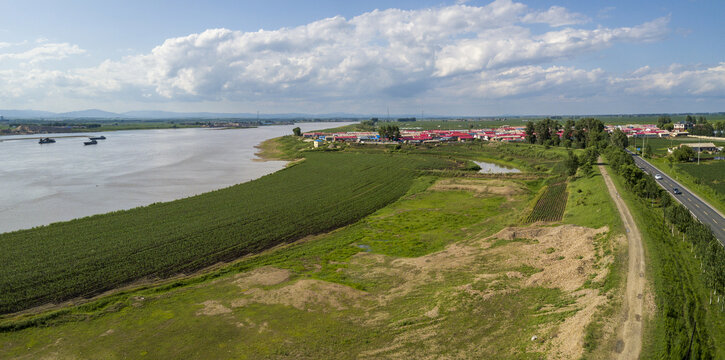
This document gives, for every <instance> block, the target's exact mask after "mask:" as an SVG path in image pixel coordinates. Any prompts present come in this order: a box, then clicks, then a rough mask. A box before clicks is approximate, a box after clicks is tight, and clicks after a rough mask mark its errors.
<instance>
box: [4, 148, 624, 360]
mask: <svg viewBox="0 0 725 360" xmlns="http://www.w3.org/2000/svg"><path fill="white" fill-rule="evenodd" d="M293 139H294V138H293ZM278 145H279V143H278ZM470 145H471V144H449V145H446V146H439V147H435V148H428V149H424V148H412V147H411V148H405V147H404V148H401V149H398V150H395V149H390V148H387V147H375V148H372V147H360V148H356V147H353V146H351V147H349V148H345V149H343V150H340V149H338V150H337V151H322V150H312V151H305V152H302V158H304V159H306V160H305V161H304V162H302V163H300V164H298V165H296V166H294V167H291V168H288V169H286V170H283V171H279V172H276V173H274V174H271V175H268V176H265V177H263V178H261V179H259V180H256V181H253V182H250V183H245V184H241V185H238V186H236V187H234V188H230V189H225V190H220V191H216V192H213V193H209V194H204V195H202V196H199V197H197V199H196V200H194V201H196V202H195V203H194V204H189V201H191V200H179V201H175V202H172V203H165V204H158V205H155V206H153V207H148V208H145V209H146V210H145V211H151V210H153V211H159V210H162V211H163V212H164V214H163V216H159V214H150V213H143V214H142V213H138V212H136V213H132V212H120V213H121V215H124V214H125V215H129V216H130V215H133V216H130V217H128V219H126V221H118V220H120V219H112V218H110V217H109V216H108V215H102V216H97V217H94V218H89V219H86V220H85V222H87V221H91V220H92V219H96V220H103V221H101V223H102V224H104V225H105V226H112V224H114V223H120V224H131V223H133V224H134V225H133V226H125V227H124V229H125V231H112V233H120V234H122V235H123V234H129V233H132V234H129V235H132V236H131V237H130V238H129V239H108V238H107V236H106V234H105V231H102V232H100V233H95V234H92V235H93V236H90V235H89V236H88V239H91V238H92V241H89V242H87V243H83V244H81V245H79V246H77V247H76V249H75V250H79V249H80V250H84V249H86V248H88V247H90V249H88V250H87V251H85V252H83V253H82V254H79V253H76V254H74V255H73V256H74V257H76V258H80V259H85V258H87V257H88V256H90V257H93V256H97V255H103V254H104V250H103V249H98V248H93V247H94V246H95V245H94V244H124V245H123V247H121V248H114V249H113V254H115V256H117V258H118V259H121V260H123V261H125V262H127V263H128V266H126V265H125V264H123V263H116V262H114V263H109V262H108V261H105V262H104V268H108V269H111V270H112V271H113V272H114V273H126V272H127V271H138V270H142V269H143V266H144V265H145V264H153V263H157V262H158V261H159V259H168V258H174V257H175V256H176V255H175V254H176V252H173V251H171V252H170V251H169V250H170V249H172V250H173V249H175V248H177V247H176V246H175V245H174V244H175V243H176V242H173V241H172V242H164V243H165V245H164V246H163V247H159V248H160V249H163V256H162V257H160V258H159V259H157V258H156V257H153V256H152V257H148V258H147V259H146V258H145V260H141V259H138V260H140V261H137V260H135V258H136V256H137V255H136V254H139V252H138V251H132V253H131V254H126V253H123V254H118V251H121V252H123V251H125V250H124V248H126V247H129V246H131V247H133V246H134V243H133V241H132V240H133V239H135V238H140V239H143V241H142V243H143V244H144V246H145V248H148V249H149V250H148V251H145V252H141V253H146V254H147V255H153V254H152V250H153V249H155V248H157V247H156V246H151V247H149V245H150V244H149V241H156V239H163V234H166V233H169V234H170V235H171V236H173V237H174V238H179V237H180V238H185V237H186V238H196V239H199V244H200V246H194V245H193V244H191V243H187V244H185V245H184V246H181V247H178V248H179V249H183V250H184V251H183V252H181V253H187V254H188V253H190V252H191V251H198V250H208V251H213V252H215V253H217V252H219V250H220V249H222V248H220V247H218V246H217V245H218V244H219V242H218V241H217V240H218V239H220V238H228V240H229V241H230V244H234V245H233V247H232V248H237V250H239V248H238V247H239V245H242V244H243V245H244V246H251V248H249V249H251V250H252V252H251V253H253V254H254V255H247V256H246V257H244V255H242V256H243V257H242V258H238V257H236V258H234V259H236V260H229V261H230V263H229V264H218V265H217V266H218V267H216V268H213V269H210V268H206V272H204V273H203V274H200V275H199V276H195V277H182V278H174V280H171V279H169V280H167V281H166V282H165V283H163V284H158V285H156V284H151V285H141V287H140V288H139V287H136V288H132V289H128V288H126V290H123V291H120V292H116V293H114V294H113V295H110V296H104V297H101V298H97V299H95V300H93V301H90V302H89V301H88V300H83V299H79V302H80V303H79V304H78V305H76V306H71V307H64V308H60V309H57V310H56V311H50V312H41V313H35V314H33V315H29V316H19V317H13V316H4V317H3V319H2V320H0V329H2V332H0V349H2V350H0V357H8V358H13V357H21V356H25V357H43V356H45V355H47V354H51V353H52V354H55V355H56V356H60V357H64V356H67V357H80V358H84V357H92V355H93V354H95V355H98V354H104V356H105V357H114V356H115V357H137V356H141V355H139V354H144V356H150V357H154V358H179V357H188V356H192V357H193V354H198V353H199V352H200V351H201V352H203V353H204V354H205V357H211V358H215V357H222V355H223V356H230V354H231V356H242V355H244V356H249V357H255V358H264V357H274V356H277V357H283V358H303V357H307V358H327V357H337V358H380V357H423V358H426V357H431V358H436V357H441V356H444V355H445V354H451V353H456V354H459V355H461V356H462V357H470V358H479V357H482V356H489V357H501V358H508V357H536V358H540V357H543V356H551V357H557V356H558V357H562V358H578V357H581V356H582V355H585V354H586V355H587V356H588V355H592V354H595V355H596V354H597V353H598V352H604V351H608V347H607V346H606V344H607V341H609V340H608V339H610V338H611V329H609V330H608V328H606V327H605V328H604V329H602V330H601V331H600V332H598V333H597V334H598V336H597V338H596V339H595V340H594V341H595V342H596V343H597V344H600V345H599V347H598V348H596V349H595V350H594V352H591V350H586V349H585V347H584V345H583V344H584V343H585V339H586V338H587V337H588V335H587V334H588V332H587V331H586V330H587V324H589V323H591V322H592V321H593V319H594V316H595V315H596V314H597V313H598V311H599V310H597V309H599V306H600V305H603V304H607V303H608V302H609V300H608V298H609V297H610V296H611V297H614V298H616V291H617V289H618V287H617V286H616V284H617V282H616V280H615V281H614V283H615V285H611V284H610V283H611V282H612V280H610V278H611V275H609V274H613V273H614V274H616V272H612V271H611V269H612V266H613V265H612V264H614V263H613V262H612V256H611V251H612V249H613V246H615V245H616V242H614V241H612V238H614V236H615V235H617V233H616V231H618V230H609V229H617V228H618V226H616V224H608V223H607V222H609V219H610V218H609V217H608V216H602V213H599V211H600V210H602V209H608V210H607V211H606V214H609V213H610V212H613V211H614V210H613V209H609V208H608V206H609V207H611V204H609V205H608V203H606V202H605V203H600V202H589V201H584V202H582V201H579V200H576V201H572V202H571V203H570V204H569V205H567V207H568V206H576V207H577V208H578V209H580V210H582V211H583V212H584V213H586V214H589V216H588V217H587V219H586V221H584V220H582V219H573V218H567V223H561V222H553V223H546V224H544V223H542V224H529V225H527V224H522V223H520V219H522V218H525V215H526V214H527V213H529V212H530V211H531V209H530V208H529V203H530V202H531V200H532V199H533V198H534V197H535V196H536V194H537V193H538V192H539V190H540V189H541V188H542V187H543V186H545V180H546V179H547V178H549V177H551V176H558V174H555V173H554V172H555V170H554V168H558V166H557V164H558V163H559V162H560V161H561V160H562V157H561V156H559V155H557V154H556V153H554V152H548V153H547V154H549V155H550V156H549V157H542V156H541V154H538V153H537V151H534V150H536V149H538V148H537V147H536V146H524V145H514V144H490V146H489V144H475V145H476V146H470ZM278 150H282V152H285V151H284V150H286V149H278ZM459 153H465V154H467V156H466V157H464V158H459V157H458V156H457V155H456V154H459ZM497 153H498V154H507V156H508V157H510V158H511V159H510V160H509V161H511V162H513V163H519V164H524V163H528V164H531V165H529V166H526V167H523V168H524V169H533V170H527V171H526V172H527V174H526V176H522V177H520V178H519V177H511V176H510V175H501V176H500V178H492V177H493V176H494V175H492V174H491V175H486V177H482V176H481V174H478V173H477V171H476V170H475V169H468V168H467V167H468V166H469V165H470V164H469V162H468V158H473V159H477V160H481V159H482V158H486V157H493V156H494V155H495V154H497ZM420 161H423V162H424V164H427V165H425V166H423V167H414V165H415V164H416V163H419V162H420ZM441 161H442V163H441ZM533 164H535V165H536V168H534V166H533ZM442 165H444V166H443V168H448V167H450V169H449V170H447V171H440V170H436V169H440V168H441V166H442ZM401 171H403V172H401ZM530 171H531V172H530ZM575 183H576V184H577V185H576V186H577V188H578V189H583V190H582V194H585V193H586V192H588V191H593V190H594V189H595V188H597V187H601V186H602V184H601V178H596V177H594V178H589V179H586V180H583V181H581V182H580V181H578V180H577V181H575ZM390 191H394V194H393V195H395V194H399V195H395V196H393V197H392V198H390V199H389V200H385V199H383V200H382V202H380V200H381V197H382V196H386V195H385V194H387V193H390ZM236 192H238V194H236V195H234V194H235V193H236ZM347 192H349V194H348V193H347ZM346 194H347V195H346ZM577 194H579V193H578V192H577ZM572 196H574V195H572ZM371 201H373V202H376V203H377V204H378V205H374V207H373V208H371V209H375V210H373V211H370V212H368V213H367V214H366V215H362V216H359V217H358V218H357V219H356V220H353V221H350V222H343V223H341V224H337V225H334V226H333V228H335V230H333V231H327V230H318V231H315V232H314V234H317V235H313V236H312V237H307V238H303V239H304V240H299V241H294V239H296V238H298V237H295V236H285V235H283V234H271V236H272V238H273V239H275V240H274V241H279V239H287V240H286V241H283V243H284V244H283V245H278V246H277V247H272V248H269V247H266V250H264V249H265V246H270V245H272V244H271V243H270V242H267V241H265V240H264V239H261V238H260V239H259V241H257V240H255V239H253V238H250V237H249V235H254V234H266V233H267V232H268V231H277V230H279V229H280V228H284V227H287V228H288V229H293V230H294V231H297V230H299V229H300V228H302V230H305V231H306V230H309V225H310V224H313V225H314V224H317V225H316V226H319V224H324V223H325V222H329V221H330V220H335V219H338V220H339V219H340V216H349V215H351V214H354V212H355V211H359V210H360V209H361V207H364V206H368V205H369V202H371ZM182 204H188V205H189V206H187V207H185V208H183V207H179V206H180V205H182ZM275 204H279V206H278V207H277V206H276V205H275ZM366 204H368V205H366ZM234 205H239V207H238V208H234V209H228V208H227V207H229V206H234ZM246 207H252V208H254V209H251V210H249V211H247V210H244V208H246ZM274 207H276V208H278V210H279V214H278V215H274V214H271V213H268V212H264V211H266V210H264V208H266V209H269V208H274ZM152 208H153V209H152ZM177 208H179V209H182V208H183V209H182V210H183V211H182V212H179V213H176V212H173V211H172V210H174V209H177ZM139 211H140V210H139ZM240 212H242V214H240ZM184 214H187V215H184ZM281 214H283V215H281ZM311 217H314V218H313V219H310V218H311ZM146 219H149V220H153V219H164V221H165V222H164V223H162V224H153V226H145V225H144V224H143V222H144V221H147V220H146ZM220 219H229V220H230V222H229V224H230V225H226V226H225V227H223V228H222V229H227V230H229V231H222V232H221V233H220V232H217V231H216V230H215V229H219V228H220V227H219V226H218V225H219V224H218V221H219V220H220ZM308 220H309V221H308ZM139 221H141V222H142V223H139ZM168 221H172V223H169V222H168ZM302 222H304V223H302ZM584 223H586V226H588V227H584V226H582V224H584ZM231 224H239V228H236V229H231V228H229V226H233V225H231ZM264 224H266V225H264ZM68 225H74V226H80V225H83V226H82V228H94V229H97V228H98V227H96V226H91V225H90V224H87V223H85V224H84V223H83V222H79V221H77V222H75V223H68ZM258 225H264V226H263V227H262V228H260V229H258V230H259V231H257V230H255V227H257V226H258ZM287 225H290V226H289V227H288V226H287ZM48 228H51V227H48ZM55 229H56V230H57V229H58V227H57V226H56V227H55ZM101 229H102V228H101ZM139 229H143V230H144V231H147V232H148V231H151V230H153V229H158V233H153V234H152V233H139ZM63 230H64V231H62V232H58V231H55V232H53V233H50V234H51V235H52V234H56V235H55V236H56V237H57V236H58V235H57V233H70V231H68V230H69V229H63ZM328 230H329V229H328ZM605 234H606V235H605ZM51 237H52V236H51ZM79 237H80V238H83V237H84V234H83V233H79V234H77V235H76V236H75V237H74V238H75V239H76V240H77V239H79ZM43 238H44V236H38V237H37V239H38V241H41V242H42V240H41V239H43ZM2 240H3V236H1V235H0V243H2V246H3V248H6V247H5V246H6V244H5V243H4V242H3V241H2ZM81 240H82V239H81ZM59 242H62V241H58V239H56V240H55V241H54V243H59ZM17 243H19V241H17V239H13V241H9V242H8V244H17ZM66 243H67V242H66ZM154 244H156V242H155V243H154ZM154 244H151V245H154ZM166 244H168V245H166ZM202 244H203V245H202ZM41 245H42V246H44V247H46V248H47V246H49V244H41ZM169 245H171V246H169ZM272 246H274V245H272ZM8 249H10V248H8ZM11 250H12V249H11ZM131 250H133V249H131ZM63 251H65V250H64V249H63V248H58V249H56V248H53V249H52V251H50V252H51V253H53V257H52V258H51V259H44V258H42V256H41V257H38V255H42V254H38V255H33V258H34V260H33V261H34V264H36V268H37V264H38V263H44V264H45V263H49V264H51V267H52V266H54V265H53V264H52V261H50V260H52V259H58V258H66V257H67V256H68V255H66V254H64V253H63ZM88 251H91V252H90V253H89V252H88ZM47 252H49V251H47V250H46V253H47ZM16 253H20V252H17V251H16ZM251 253H250V254H251ZM237 254H238V253H237ZM189 255H190V256H192V260H189V259H187V260H184V261H183V262H182V263H183V264H187V265H184V266H182V267H183V270H182V271H181V272H182V273H184V274H190V273H191V272H192V271H193V267H191V266H188V264H190V263H191V264H199V263H198V261H197V260H198V259H200V258H202V257H200V256H199V255H198V254H189ZM106 259H110V260H112V261H115V260H116V257H106ZM0 260H1V261H0V263H2V264H8V265H7V266H10V267H12V268H13V269H19V268H18V267H17V265H18V264H17V263H13V262H12V259H0ZM28 264H30V263H28ZM79 266H80V267H81V268H83V267H85V265H84V264H75V265H74V267H79ZM0 269H5V268H4V267H3V268H0ZM82 270H88V269H82ZM16 271H18V273H20V274H26V273H27V271H20V270H16ZM34 271H37V269H36V270H34ZM177 271H178V270H177ZM49 272H50V273H54V274H55V273H63V274H66V275H67V274H69V272H68V270H60V269H50V270H49ZM90 273H92V272H90V271H83V274H90ZM154 274H155V275H156V276H158V274H163V272H155V273H154ZM561 274H570V276H567V277H563V276H561ZM108 275H110V276H113V274H108ZM177 276H178V275H177ZM7 278H8V277H5V276H2V274H1V273H0V279H7ZM146 278H148V279H154V278H155V277H154V276H149V277H144V279H146ZM104 279H106V280H108V279H109V277H105V276H104ZM615 279H616V278H615ZM29 280H30V279H25V280H23V279H19V281H20V283H17V284H16V285H19V286H20V287H22V285H23V284H33V283H37V282H35V281H29ZM86 280H87V279H86ZM3 281H4V280H3ZM87 283H88V282H87V281H85V282H84V284H87ZM145 284H148V283H145ZM44 285H47V284H44ZM0 286H2V284H1V283H0ZM51 286H53V285H52V284H51ZM77 286H79V285H74V286H70V288H74V287H77ZM10 288H14V286H12V287H10ZM25 290H26V291H28V290H30V289H29V288H26V289H25ZM51 290H52V289H51ZM2 293H3V294H4V292H2ZM53 293H54V294H57V293H58V292H57V291H53ZM471 316H474V317H476V318H478V319H481V321H476V322H470V321H466V320H465V319H470V318H471ZM22 327H25V329H22V330H21V329H20V328H22ZM150 334H153V336H150ZM189 336H191V337H194V338H197V337H198V338H199V339H202V340H201V341H197V342H194V345H193V347H191V346H187V345H188V344H186V342H183V341H181V342H180V340H179V339H184V338H187V337H189ZM89 338H90V339H93V340H94V341H88V339H89ZM59 339H60V340H59ZM450 339H454V340H450ZM532 339H533V340H532ZM591 341H592V340H586V343H591ZM220 344H226V345H224V346H220ZM310 344H314V346H311V345H310ZM471 344H475V346H471ZM480 344H486V345H485V346H480ZM590 346H591V345H590ZM106 355H107V356H106Z"/></svg>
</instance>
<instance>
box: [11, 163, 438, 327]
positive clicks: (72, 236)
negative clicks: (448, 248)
mask: <svg viewBox="0 0 725 360" xmlns="http://www.w3.org/2000/svg"><path fill="white" fill-rule="evenodd" d="M448 164H450V162H448V161H446V160H442V159H439V158H435V157H421V156H413V155H410V156H409V155H405V154H399V155H395V154H388V155H385V154H356V153H322V152H317V153H309V154H307V159H306V161H304V162H302V163H301V164H299V165H297V166H294V167H291V168H287V169H285V170H282V171H280V172H277V173H275V174H272V175H268V176H265V177H262V178H261V179H258V180H255V181H251V182H248V183H245V184H241V185H237V186H233V187H230V188H227V189H223V190H218V191H214V192H210V193H207V194H203V195H199V196H195V197H191V198H187V199H182V200H177V201H173V202H169V203H161V204H153V205H150V206H147V207H142V208H136V209H132V210H128V211H118V212H113V213H109V214H104V215H97V216H92V217H88V218H83V219H78V220H73V221H69V222H64V223H56V224H52V225H49V226H44V227H39V228H34V229H30V230H22V231H17V232H12V233H6V234H2V235H0V247H2V249H3V252H2V253H0V264H2V265H0V266H1V267H0V313H8V312H14V311H18V310H22V309H26V308H29V307H32V306H36V305H41V304H44V303H48V302H59V301H64V300H68V299H71V298H74V297H77V296H89V295H94V294H97V293H99V292H102V291H105V290H109V289H112V288H115V287H118V286H120V285H123V284H126V283H129V282H131V281H134V280H137V279H141V278H145V277H151V278H156V277H161V278H163V277H167V276H171V275H174V274H177V273H188V272H190V271H194V270H197V269H200V268H203V267H205V266H209V265H212V264H214V263H217V262H219V261H228V260H232V259H235V258H238V257H240V256H242V255H245V254H250V253H256V252H259V251H262V250H264V249H267V248H269V247H271V246H274V245H277V244H280V243H284V242H289V241H292V240H295V239H298V238H301V237H303V236H306V235H310V234H315V233H319V232H323V231H327V230H331V229H334V228H337V227H339V226H342V225H345V224H349V223H352V222H354V221H357V220H358V219H360V218H362V217H364V216H366V215H368V214H370V213H372V212H373V211H375V210H377V209H379V208H381V207H383V206H385V205H387V204H389V203H391V202H393V201H395V200H396V199H397V198H398V197H400V196H401V195H403V194H405V193H406V192H407V191H408V188H409V187H410V185H411V184H412V182H413V180H414V179H415V178H416V177H417V176H418V175H419V174H420V172H421V170H423V169H429V168H442V167H445V166H448Z"/></svg>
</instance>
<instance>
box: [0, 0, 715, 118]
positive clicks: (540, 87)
mask: <svg viewBox="0 0 725 360" xmlns="http://www.w3.org/2000/svg"><path fill="white" fill-rule="evenodd" d="M0 14H2V15H0V109H34V110H45V111H55V112H64V111H75V110H83V109H91V108H95V109H102V110H106V111H113V112H125V111H132V110H165V111H180V112H190V111H208V112H248V113H254V112H256V111H259V112H261V113H309V114H327V113H339V112H344V113H356V114H361V115H375V114H385V113H386V112H387V111H388V109H389V111H390V112H391V113H394V114H437V115H451V116H466V115H468V116H496V115H527V114H539V115H566V114H619V113H665V112H720V111H725V41H722V39H725V22H723V20H722V15H723V14H725V1H721V0H711V1H702V0H689V1H688V0H678V1H667V0H659V1H599V0H588V1H580V0H579V1H576V0H560V1H544V0H529V1H526V0H521V1H514V0H496V1H493V2H491V1H474V0H471V1H463V0H458V1H456V0H452V1H430V0H417V1H379V0H368V1H332V0H320V1H314V2H312V1H299V0H296V1H294V0H284V1H283V0H266V1H213V0H210V1H204V2H201V1H196V0H195V1H187V0H178V1H166V0H157V1H135V0H124V1H114V0H109V1H102V2H101V1H79V0H66V1H62V2H60V1H55V0H44V1H40V0H24V1H6V0H0Z"/></svg>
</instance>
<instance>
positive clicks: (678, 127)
mask: <svg viewBox="0 0 725 360" xmlns="http://www.w3.org/2000/svg"><path fill="white" fill-rule="evenodd" d="M692 125H693V124H692V123H691V122H689V121H680V122H678V123H675V124H674V126H675V127H674V128H673V129H674V130H675V131H686V130H687V129H691V128H692Z"/></svg>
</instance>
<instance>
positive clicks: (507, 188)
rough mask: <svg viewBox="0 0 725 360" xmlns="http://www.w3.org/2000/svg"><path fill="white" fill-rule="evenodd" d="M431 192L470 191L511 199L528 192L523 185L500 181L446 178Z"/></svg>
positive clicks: (479, 194)
mask: <svg viewBox="0 0 725 360" xmlns="http://www.w3.org/2000/svg"><path fill="white" fill-rule="evenodd" d="M430 190H434V191H451V190H463V191H470V192H472V193H474V194H476V195H478V196H481V195H504V196H506V197H511V196H514V195H520V194H525V193H526V192H527V191H528V190H526V188H524V187H523V186H522V185H520V184H518V183H516V182H513V181H505V180H498V179H470V178H468V179H466V178H446V179H441V180H439V181H437V182H436V183H435V184H433V186H431V187H430Z"/></svg>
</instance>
